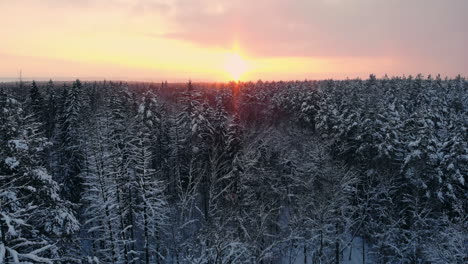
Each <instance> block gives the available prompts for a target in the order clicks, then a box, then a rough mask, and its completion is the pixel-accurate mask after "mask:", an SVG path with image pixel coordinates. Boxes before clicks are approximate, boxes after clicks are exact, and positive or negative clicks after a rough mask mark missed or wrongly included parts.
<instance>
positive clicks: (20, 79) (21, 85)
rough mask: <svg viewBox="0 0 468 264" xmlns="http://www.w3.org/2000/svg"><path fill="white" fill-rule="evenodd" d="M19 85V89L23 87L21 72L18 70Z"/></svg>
mask: <svg viewBox="0 0 468 264" xmlns="http://www.w3.org/2000/svg"><path fill="white" fill-rule="evenodd" d="M19 85H20V87H23V70H22V69H20V72H19Z"/></svg>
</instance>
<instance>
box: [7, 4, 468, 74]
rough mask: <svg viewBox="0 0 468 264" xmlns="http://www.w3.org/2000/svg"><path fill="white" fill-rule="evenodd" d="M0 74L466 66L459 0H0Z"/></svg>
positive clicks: (401, 70) (466, 17)
mask: <svg viewBox="0 0 468 264" xmlns="http://www.w3.org/2000/svg"><path fill="white" fill-rule="evenodd" d="M0 20H1V21H0V81H1V80H2V79H3V80H6V79H8V78H10V79H11V78H17V77H18V76H19V71H20V69H21V70H22V74H23V77H24V78H26V79H28V78H35V79H49V78H53V79H74V78H82V79H119V80H151V81H161V80H168V81H182V80H188V79H192V80H194V81H227V80H237V79H240V80H254V81H255V80H258V79H262V80H304V79H324V78H334V79H343V78H347V77H349V78H355V77H361V78H366V77H367V76H368V75H369V74H371V73H373V74H376V75H377V76H383V75H384V74H388V75H389V76H394V75H400V76H401V75H410V74H411V75H415V74H418V73H422V74H423V75H428V74H441V75H443V76H455V75H457V74H462V75H464V76H467V75H468V52H467V47H468V1H467V0H0Z"/></svg>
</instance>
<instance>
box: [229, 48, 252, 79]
mask: <svg viewBox="0 0 468 264" xmlns="http://www.w3.org/2000/svg"><path fill="white" fill-rule="evenodd" d="M224 68H225V70H226V72H227V73H228V74H229V78H232V80H235V81H238V80H240V79H241V77H242V75H243V74H244V73H245V72H247V70H248V64H247V61H245V60H244V59H243V58H242V57H241V56H240V55H239V54H238V53H230V54H228V55H227V56H226V62H225V65H224Z"/></svg>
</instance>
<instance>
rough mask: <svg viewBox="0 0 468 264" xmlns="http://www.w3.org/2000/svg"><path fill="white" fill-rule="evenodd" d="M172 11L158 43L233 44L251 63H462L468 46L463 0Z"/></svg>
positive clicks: (183, 1)
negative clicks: (307, 59)
mask: <svg viewBox="0 0 468 264" xmlns="http://www.w3.org/2000/svg"><path fill="white" fill-rule="evenodd" d="M171 9H172V11H173V12H172V13H171V15H168V16H167V19H168V20H169V21H171V22H172V23H173V25H174V27H173V28H171V29H168V32H167V33H165V34H163V35H159V36H161V37H165V38H173V39H180V40H184V41H187V42H191V43H195V44H197V45H200V46H204V47H207V46H208V47H224V48H230V47H231V46H232V45H233V42H238V43H239V45H240V46H241V47H242V49H243V50H245V51H246V52H247V53H249V54H251V55H253V56H405V57H408V56H409V57H412V56H414V57H423V56H432V57H440V58H441V57H442V56H444V57H451V58H452V59H453V61H455V63H462V60H461V58H460V55H462V54H466V52H464V49H465V48H464V47H465V46H467V45H468V32H467V31H468V29H467V28H466V25H467V24H468V17H467V16H466V13H465V11H466V10H468V1H464V0H448V1H439V0H413V1H404V0H348V1H342V0H318V1H310V0H297V1H282V0H257V1H250V0H249V1H247V0H246V1H243V0H238V1H231V0H202V1H188V0H176V1H171ZM456 54H458V55H456ZM457 56H458V57H457ZM462 57H465V58H464V59H466V55H465V56H462ZM464 65H466V63H465V64H464Z"/></svg>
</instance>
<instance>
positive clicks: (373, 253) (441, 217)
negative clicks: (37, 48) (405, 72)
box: [0, 75, 468, 264]
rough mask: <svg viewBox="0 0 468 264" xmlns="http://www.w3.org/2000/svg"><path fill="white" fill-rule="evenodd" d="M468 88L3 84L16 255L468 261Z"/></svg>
mask: <svg viewBox="0 0 468 264" xmlns="http://www.w3.org/2000/svg"><path fill="white" fill-rule="evenodd" d="M467 128H468V81H467V80H466V79H464V78H462V77H460V76H459V77H456V78H453V79H447V78H441V77H439V76H437V77H431V76H428V77H423V76H421V75H418V76H416V77H411V76H410V77H392V78H388V77H386V76H385V77H383V78H376V77H375V76H373V75H371V76H370V77H369V79H367V80H360V79H355V80H342V81H333V80H324V81H297V82H262V81H258V82H256V83H252V82H248V83H243V82H231V83H193V84H192V83H190V82H189V83H179V84H175V83H174V84H172V83H169V84H168V83H167V82H163V83H136V82H135V83H122V82H111V81H102V82H80V81H79V80H76V81H75V82H73V83H72V82H65V83H64V82H52V81H50V82H38V83H36V82H32V83H31V82H20V83H3V84H1V83H0V263H83V264H85V263H90V264H91V263H94V264H97V263H112V264H118V263H135V264H149V263H158V264H159V263H177V264H182V263H200V264H201V263H210V264H217V263H262V264H279V263H286V264H289V263H304V264H307V263H467V262H468V219H467V213H466V212H467V208H468V188H467V182H466V181H467V175H468V132H467Z"/></svg>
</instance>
